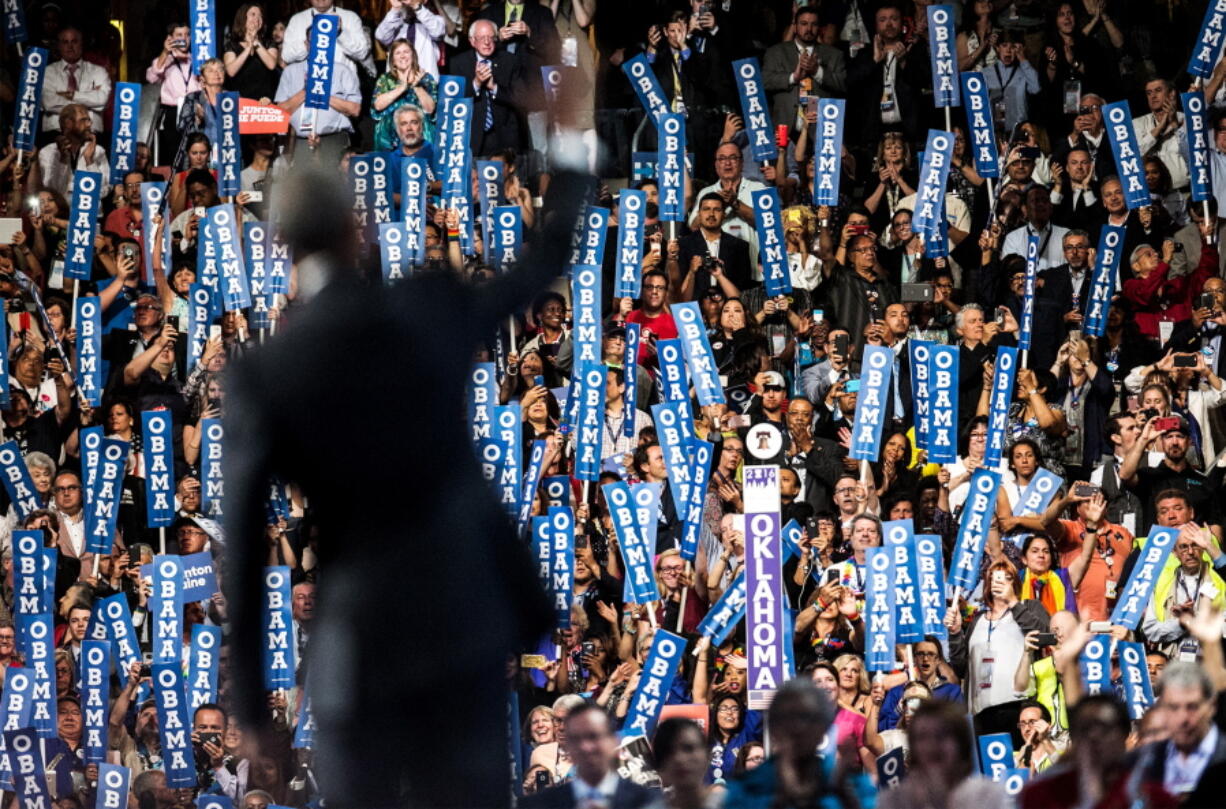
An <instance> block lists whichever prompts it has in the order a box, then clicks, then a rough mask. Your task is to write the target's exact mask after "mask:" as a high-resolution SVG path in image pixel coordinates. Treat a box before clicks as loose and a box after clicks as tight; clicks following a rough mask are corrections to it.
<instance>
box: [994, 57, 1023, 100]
mask: <svg viewBox="0 0 1226 809" xmlns="http://www.w3.org/2000/svg"><path fill="white" fill-rule="evenodd" d="M992 69H993V70H995V71H996V83H997V84H999V85H1000V91H1001V93H1004V92H1005V90H1008V89H1009V83H1010V82H1012V81H1013V79H1014V77H1015V76H1017V65H1014V66H1013V69H1012V70H1010V71H1009V81H1001V78H1000V62H997V63H996V64H994V65H992Z"/></svg>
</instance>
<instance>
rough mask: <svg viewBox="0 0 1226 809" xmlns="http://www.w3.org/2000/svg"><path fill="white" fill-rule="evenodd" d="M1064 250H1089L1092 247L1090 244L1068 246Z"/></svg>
mask: <svg viewBox="0 0 1226 809" xmlns="http://www.w3.org/2000/svg"><path fill="white" fill-rule="evenodd" d="M1064 249H1065V250H1089V249H1090V245H1088V244H1066V245H1064Z"/></svg>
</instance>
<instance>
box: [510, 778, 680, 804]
mask: <svg viewBox="0 0 1226 809" xmlns="http://www.w3.org/2000/svg"><path fill="white" fill-rule="evenodd" d="M658 796H659V792H657V791H656V790H654V789H648V788H647V787H642V786H639V785H638V784H636V783H634V782H633V781H627V780H626V779H624V778H619V779H618V781H617V791H616V792H614V793H613V806H612V809H639V807H640V806H646V805H647V804H649V803H651V802H652V801H653V800H655V799H656V798H657V797H658ZM519 805H520V806H522V807H523V809H573V807H575V806H577V804H576V803H575V790H574V789H573V788H572V787H571V785H570V784H569V783H566V784H558V785H557V786H555V787H550V788H549V789H546V790H545V791H543V792H538V793H536V794H535V795H528V796H526V797H525V798H524V799H523V800H521V801H520V802H519Z"/></svg>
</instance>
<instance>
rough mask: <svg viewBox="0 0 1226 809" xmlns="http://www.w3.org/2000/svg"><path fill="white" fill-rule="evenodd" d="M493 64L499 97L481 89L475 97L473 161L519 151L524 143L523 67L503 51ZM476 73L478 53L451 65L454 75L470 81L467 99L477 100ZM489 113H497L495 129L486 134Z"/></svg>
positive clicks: (468, 53)
mask: <svg viewBox="0 0 1226 809" xmlns="http://www.w3.org/2000/svg"><path fill="white" fill-rule="evenodd" d="M490 63H491V70H492V71H493V74H494V84H496V85H497V86H498V93H497V95H494V96H491V95H490V93H489V91H488V90H486V89H485V88H482V89H481V91H480V92H479V93H476V94H475V98H476V100H475V101H474V103H473V120H472V132H471V141H472V148H473V156H474V157H485V156H487V155H491V154H493V153H495V152H497V151H500V150H502V149H507V148H512V149H517V150H518V149H520V147H521V145H522V144H523V142H524V140H523V137H522V134H521V128H522V122H521V119H520V112H519V106H518V104H519V99H518V98H517V96H518V95H522V94H523V93H524V87H523V81H522V78H523V72H522V70H521V64H522V63H521V62H520V60H519V59H517V58H516V57H514V56H512V55H511V54H509V53H506V52H505V51H503V50H496V51H494V53H493V54H492V55H491V56H490ZM476 72H477V52H476V51H465V52H464V53H461V54H460V55H459V56H457V57H456V58H455V59H453V60H452V61H451V75H453V76H463V77H464V78H466V79H468V84H467V87H466V92H465V95H466V96H467V97H469V98H473V97H474V92H473V77H474V75H475V74H476ZM538 72H539V71H538ZM490 109H492V110H493V113H494V125H493V126H492V127H490V129H489V130H488V131H487V130H486V129H485V114H486V110H490Z"/></svg>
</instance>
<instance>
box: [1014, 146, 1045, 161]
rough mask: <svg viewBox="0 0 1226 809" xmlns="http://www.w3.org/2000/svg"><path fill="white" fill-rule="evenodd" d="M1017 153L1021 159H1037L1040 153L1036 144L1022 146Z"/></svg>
mask: <svg viewBox="0 0 1226 809" xmlns="http://www.w3.org/2000/svg"><path fill="white" fill-rule="evenodd" d="M1017 153H1018V156H1020V157H1021V158H1022V159H1023V160H1038V159H1039V155H1040V154H1041V152H1039V147H1038V146H1023V147H1022V148H1021V149H1018V151H1017Z"/></svg>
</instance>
